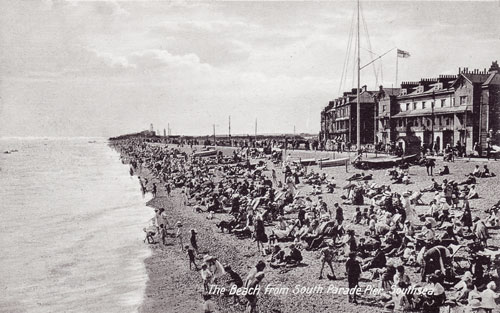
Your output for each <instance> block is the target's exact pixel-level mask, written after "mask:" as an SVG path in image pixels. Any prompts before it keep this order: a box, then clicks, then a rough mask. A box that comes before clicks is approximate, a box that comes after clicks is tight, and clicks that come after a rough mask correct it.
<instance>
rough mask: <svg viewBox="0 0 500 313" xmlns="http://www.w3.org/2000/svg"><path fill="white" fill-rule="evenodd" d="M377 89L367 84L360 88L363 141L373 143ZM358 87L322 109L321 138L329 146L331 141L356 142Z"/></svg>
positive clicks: (363, 142)
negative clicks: (374, 89) (367, 86)
mask: <svg viewBox="0 0 500 313" xmlns="http://www.w3.org/2000/svg"><path fill="white" fill-rule="evenodd" d="M376 93H377V92H376V91H368V90H367V89H366V86H363V87H362V88H361V89H360V94H359V98H360V115H361V127H360V129H361V143H362V144H368V143H370V144H371V143H373V140H374V136H375V125H374V121H375V112H376V111H375V99H374V95H375V94H376ZM356 106H357V89H356V88H353V89H352V90H351V91H348V92H344V93H343V95H342V96H341V97H339V98H337V99H335V100H332V101H330V102H329V103H328V106H326V107H325V108H324V109H323V111H321V133H320V138H321V140H322V141H323V143H324V144H325V146H326V147H327V148H328V147H329V146H331V142H333V141H336V142H344V143H348V142H351V143H356V141H357V137H356V136H357V131H356V129H357V128H356V126H357V125H356V119H357V111H356Z"/></svg>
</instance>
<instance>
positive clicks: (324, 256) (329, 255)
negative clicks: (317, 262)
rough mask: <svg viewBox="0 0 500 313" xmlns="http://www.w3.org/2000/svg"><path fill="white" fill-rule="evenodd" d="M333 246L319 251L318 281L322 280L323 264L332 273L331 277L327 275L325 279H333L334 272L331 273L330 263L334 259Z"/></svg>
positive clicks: (331, 266) (330, 245)
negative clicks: (319, 268) (326, 265)
mask: <svg viewBox="0 0 500 313" xmlns="http://www.w3.org/2000/svg"><path fill="white" fill-rule="evenodd" d="M333 248H334V244H333V243H332V244H329V245H328V246H327V247H326V248H323V250H321V270H320V271H319V279H323V269H324V268H325V264H328V266H329V267H330V270H331V271H332V275H329V274H327V275H326V277H328V279H331V280H334V279H335V272H334V271H333V265H332V262H333V260H334V258H335V251H334V250H333Z"/></svg>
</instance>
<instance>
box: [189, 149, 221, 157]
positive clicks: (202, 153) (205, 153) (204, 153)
mask: <svg viewBox="0 0 500 313" xmlns="http://www.w3.org/2000/svg"><path fill="white" fill-rule="evenodd" d="M214 155H217V150H206V151H198V152H195V153H193V156H194V157H199V158H201V157H209V156H214Z"/></svg>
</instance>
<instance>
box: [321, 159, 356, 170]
mask: <svg viewBox="0 0 500 313" xmlns="http://www.w3.org/2000/svg"><path fill="white" fill-rule="evenodd" d="M348 162H349V158H340V159H333V160H325V161H322V160H320V161H319V162H318V164H319V168H324V167H334V166H342V165H346V164H347V163H348Z"/></svg>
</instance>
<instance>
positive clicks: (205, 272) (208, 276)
mask: <svg viewBox="0 0 500 313" xmlns="http://www.w3.org/2000/svg"><path fill="white" fill-rule="evenodd" d="M200 274H201V279H202V280H203V289H204V290H205V292H208V290H209V288H208V283H209V282H210V281H211V280H212V275H213V274H212V272H210V270H209V269H208V266H207V265H206V264H203V265H202V266H201V270H200Z"/></svg>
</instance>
